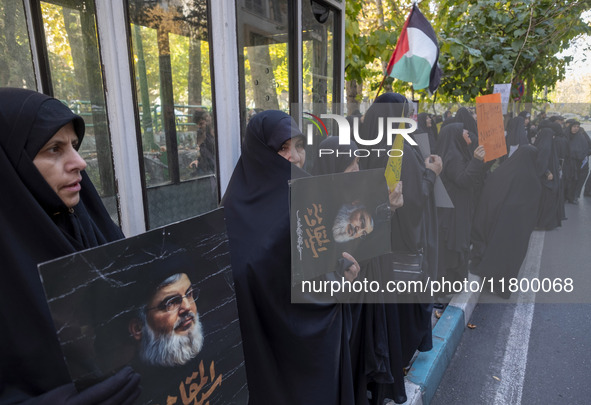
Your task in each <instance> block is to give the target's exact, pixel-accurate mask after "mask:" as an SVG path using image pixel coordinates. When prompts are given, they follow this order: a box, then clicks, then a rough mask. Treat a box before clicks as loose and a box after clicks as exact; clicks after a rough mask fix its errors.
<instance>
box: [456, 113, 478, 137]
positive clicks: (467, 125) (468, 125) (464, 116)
mask: <svg viewBox="0 0 591 405" xmlns="http://www.w3.org/2000/svg"><path fill="white" fill-rule="evenodd" d="M455 119H456V122H461V123H462V124H464V129H467V130H468V132H470V133H473V134H478V127H477V126H476V120H475V119H474V116H473V115H472V113H471V112H470V111H468V109H467V108H466V107H461V108H460V109H458V111H457V112H456V116H455Z"/></svg>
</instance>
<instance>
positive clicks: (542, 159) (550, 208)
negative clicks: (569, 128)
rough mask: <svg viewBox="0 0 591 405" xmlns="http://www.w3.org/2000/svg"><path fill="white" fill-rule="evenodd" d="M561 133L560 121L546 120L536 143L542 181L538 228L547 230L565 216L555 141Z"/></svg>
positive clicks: (556, 224)
mask: <svg viewBox="0 0 591 405" xmlns="http://www.w3.org/2000/svg"><path fill="white" fill-rule="evenodd" d="M561 133H562V128H561V127H560V124H559V123H558V122H550V121H548V120H544V121H542V122H541V123H540V130H539V131H538V134H537V135H536V142H535V144H534V145H535V146H536V147H537V148H538V158H537V160H536V170H537V173H538V177H539V178H540V181H541V182H542V196H541V198H540V207H539V209H538V221H537V224H536V228H539V229H543V230H547V231H549V230H552V229H554V228H556V227H557V226H560V224H561V222H562V218H563V214H562V210H561V205H560V198H561V196H560V189H561V187H560V181H561V180H560V163H559V161H558V154H557V150H556V142H555V141H554V137H558V136H560V134H561Z"/></svg>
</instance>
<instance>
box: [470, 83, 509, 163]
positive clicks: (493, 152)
mask: <svg viewBox="0 0 591 405" xmlns="http://www.w3.org/2000/svg"><path fill="white" fill-rule="evenodd" d="M476 117H477V118H476V119H477V122H478V144H479V145H483V146H484V152H485V154H484V161H485V162H489V161H491V160H495V159H497V158H500V157H501V156H504V155H506V154H507V145H506V143H505V128H504V126H503V106H502V104H501V94H500V93H495V94H488V95H486V96H480V97H476Z"/></svg>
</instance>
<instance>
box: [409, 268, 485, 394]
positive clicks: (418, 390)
mask: <svg viewBox="0 0 591 405" xmlns="http://www.w3.org/2000/svg"><path fill="white" fill-rule="evenodd" d="M469 280H470V281H477V282H480V278H479V277H478V276H474V275H472V274H470V276H469ZM479 296H480V293H479V292H476V293H467V292H465V293H461V294H458V295H455V296H454V297H453V298H452V300H451V302H450V303H449V305H448V306H447V307H446V308H445V311H444V312H443V314H442V315H441V318H440V319H439V321H438V322H437V324H436V325H435V327H434V328H433V349H431V350H430V351H428V352H423V353H419V355H418V356H417V358H416V359H415V361H414V362H413V364H412V366H411V368H410V371H409V372H408V375H407V376H406V380H405V386H406V395H407V401H406V402H405V403H404V404H405V405H429V403H430V402H431V400H432V399H433V396H434V395H435V391H437V387H438V386H439V383H440V382H441V380H442V378H443V375H444V373H445V370H446V369H447V366H448V365H449V363H450V361H451V358H452V357H453V354H454V353H455V351H456V348H457V347H458V345H459V343H460V340H461V338H462V334H463V333H464V330H465V328H466V325H467V323H468V321H469V320H470V317H471V316H472V312H473V311H474V308H475V307H476V304H477V303H478V298H479Z"/></svg>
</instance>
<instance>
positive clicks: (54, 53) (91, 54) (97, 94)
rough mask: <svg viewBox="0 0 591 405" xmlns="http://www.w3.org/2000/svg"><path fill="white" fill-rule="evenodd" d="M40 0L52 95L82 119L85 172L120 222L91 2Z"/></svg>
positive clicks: (82, 148) (116, 219)
mask: <svg viewBox="0 0 591 405" xmlns="http://www.w3.org/2000/svg"><path fill="white" fill-rule="evenodd" d="M55 3H57V2H51V3H50V2H41V14H42V18H43V28H44V30H45V40H46V44H45V46H46V48H47V54H48V58H49V69H50V75H51V83H52V86H53V96H54V97H55V98H57V99H59V100H61V101H62V102H64V103H65V104H66V105H67V106H68V107H70V108H71V109H72V110H73V111H74V112H75V113H76V114H79V115H80V116H82V118H84V121H85V122H86V133H85V135H84V141H83V142H82V146H81V148H80V152H81V155H82V157H83V158H84V159H85V160H86V163H87V164H88V166H87V168H86V172H87V173H88V175H89V176H90V178H91V180H92V182H93V183H94V185H95V187H96V188H97V190H98V192H99V194H100V195H101V197H102V199H103V202H104V203H105V206H106V207H107V209H108V211H109V213H110V215H111V217H112V218H113V219H114V220H115V221H117V222H118V214H117V201H116V190H115V181H114V176H113V165H112V157H111V142H110V138H109V129H108V126H107V117H106V110H105V97H104V89H103V80H102V73H101V65H100V59H99V48H98V38H97V30H96V20H95V14H94V10H95V8H94V1H93V0H81V1H78V2H76V3H72V2H68V4H70V5H72V7H65V6H61V5H58V4H55Z"/></svg>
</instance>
